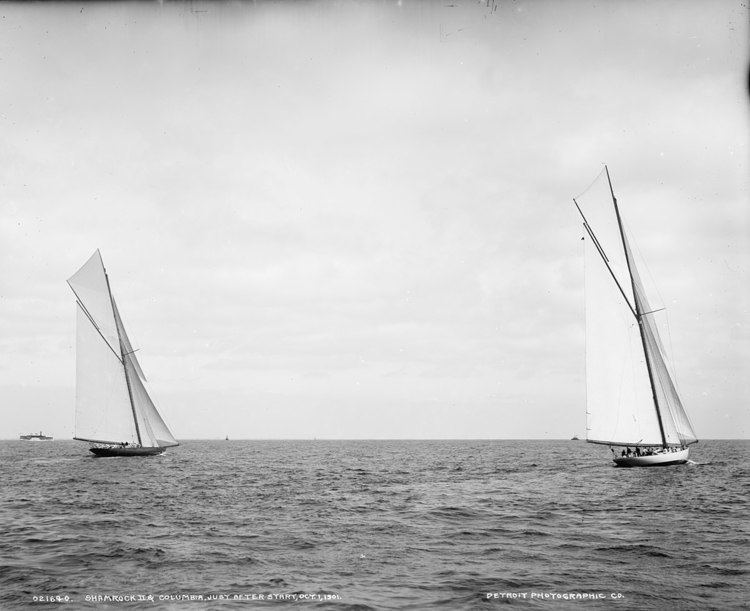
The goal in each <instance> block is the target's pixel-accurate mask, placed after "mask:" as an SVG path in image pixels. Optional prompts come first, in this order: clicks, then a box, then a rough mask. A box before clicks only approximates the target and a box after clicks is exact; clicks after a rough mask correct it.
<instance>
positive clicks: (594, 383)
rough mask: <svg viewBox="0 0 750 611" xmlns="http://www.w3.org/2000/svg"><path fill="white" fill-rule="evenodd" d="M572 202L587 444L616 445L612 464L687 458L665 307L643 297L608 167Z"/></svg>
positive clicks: (689, 433)
mask: <svg viewBox="0 0 750 611" xmlns="http://www.w3.org/2000/svg"><path fill="white" fill-rule="evenodd" d="M604 176H606V182H605V181H604ZM573 203H574V204H575V206H576V209H577V210H578V212H579V214H580V216H581V218H582V219H583V227H584V229H585V235H584V242H585V247H584V248H585V272H584V275H585V283H586V288H585V294H586V298H585V302H586V441H588V442H589V443H598V444H606V445H609V446H610V447H612V446H615V447H617V448H618V450H617V451H615V449H614V448H612V452H613V460H614V463H615V465H616V466H618V467H650V466H664V465H674V464H680V463H685V462H687V460H688V457H689V455H690V447H689V446H690V444H693V443H695V442H697V441H698V439H697V437H696V434H695V431H694V430H693V426H692V424H691V422H690V419H689V417H688V415H687V413H686V411H685V409H684V407H683V405H682V401H681V400H680V397H679V394H678V392H677V388H676V385H675V382H674V375H673V372H672V371H671V366H670V365H669V362H668V359H667V354H666V351H665V349H664V345H663V343H662V339H661V334H660V332H659V328H658V324H657V322H658V321H657V317H658V316H660V315H661V314H660V313H661V312H662V311H663V310H664V308H656V309H655V308H653V307H652V306H651V302H650V301H649V299H648V297H647V295H646V290H645V288H644V283H643V281H642V276H641V272H640V271H639V269H638V266H637V265H636V252H635V251H634V249H633V244H634V242H633V240H632V238H629V237H628V232H627V231H626V229H625V226H624V224H623V220H622V216H621V214H620V208H619V206H618V202H617V198H616V197H615V193H614V189H613V188H612V181H611V179H610V175H609V169H608V168H607V167H606V166H605V167H604V171H603V172H602V173H601V174H600V175H599V177H598V178H597V180H596V181H595V182H594V183H593V184H592V185H591V186H590V187H589V188H588V189H587V190H586V191H585V192H584V193H583V194H582V195H580V196H578V197H576V198H574V199H573ZM631 448H632V450H631Z"/></svg>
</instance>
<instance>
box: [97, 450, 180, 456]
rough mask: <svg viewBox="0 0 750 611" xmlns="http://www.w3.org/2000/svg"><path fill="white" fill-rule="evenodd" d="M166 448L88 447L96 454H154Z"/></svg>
mask: <svg viewBox="0 0 750 611" xmlns="http://www.w3.org/2000/svg"><path fill="white" fill-rule="evenodd" d="M166 449H167V448H89V450H90V451H91V452H93V453H94V455H96V456H156V455H157V454H161V453H162V452H164V450H166Z"/></svg>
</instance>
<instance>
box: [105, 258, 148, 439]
mask: <svg viewBox="0 0 750 611" xmlns="http://www.w3.org/2000/svg"><path fill="white" fill-rule="evenodd" d="M102 267H104V263H102ZM104 278H105V279H106V280H107V291H108V292H109V302H110V304H112V313H113V314H114V312H115V301H114V299H113V298H112V289H111V288H110V286H109V276H108V275H107V270H106V269H105V270H104ZM115 328H116V329H117V338H118V339H119V340H120V355H121V356H122V367H123V369H124V370H125V383H126V384H127V386H128V398H129V399H130V409H131V410H133V422H134V423H135V434H136V435H137V436H138V445H139V446H142V445H143V442H142V441H141V430H140V428H139V427H138V417H137V416H136V414H135V403H134V402H133V390H132V389H131V388H130V376H128V368H127V366H126V365H125V351H124V350H123V349H122V337H121V336H120V327H119V325H118V324H117V321H115Z"/></svg>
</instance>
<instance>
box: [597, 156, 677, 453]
mask: <svg viewBox="0 0 750 611" xmlns="http://www.w3.org/2000/svg"><path fill="white" fill-rule="evenodd" d="M604 170H605V171H606V173H607V182H608V183H609V192H610V194H611V195H612V203H613V204H614V207H615V216H617V227H618V228H619V230H620V239H621V240H622V249H623V251H624V253H625V262H626V263H627V265H628V275H629V276H630V286H631V288H632V289H633V305H634V306H635V317H636V319H637V320H638V331H639V332H640V334H641V344H642V346H643V355H644V356H645V357H646V369H647V370H648V381H649V383H650V384H651V396H652V397H653V399H654V409H655V410H656V419H657V420H658V422H659V433H661V443H662V446H664V447H665V448H666V447H667V438H666V437H665V435H664V424H663V423H662V420H661V411H659V401H658V400H657V398H656V386H655V385H654V374H653V371H652V370H651V359H650V358H649V356H648V350H647V349H646V334H645V332H644V331H643V313H642V312H641V308H640V305H639V304H638V298H637V296H636V291H635V280H634V279H633V270H632V269H630V257H629V256H628V246H627V242H626V241H625V231H624V230H623V228H622V219H621V218H620V209H619V208H618V207H617V198H616V197H615V192H614V190H613V189H612V180H611V179H610V177H609V168H608V167H607V166H606V165H605V166H604Z"/></svg>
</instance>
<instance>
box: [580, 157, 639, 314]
mask: <svg viewBox="0 0 750 611" xmlns="http://www.w3.org/2000/svg"><path fill="white" fill-rule="evenodd" d="M605 169H606V168H605ZM573 203H574V204H575V205H576V209H577V210H578V214H580V215H581V218H582V219H583V227H584V228H585V229H586V231H587V233H588V234H589V235H590V236H591V239H592V240H593V241H594V246H596V248H597V250H598V251H599V254H600V255H601V257H602V260H603V261H604V265H606V266H607V269H608V270H609V273H610V275H611V276H612V280H614V281H615V284H616V285H617V288H618V289H620V294H621V295H622V297H623V299H624V300H625V303H626V304H628V307H629V308H630V311H631V312H632V314H633V316H635V318H636V320H638V314H637V312H636V311H635V309H634V308H633V306H632V305H630V300H629V299H628V296H627V295H626V294H625V291H623V290H622V286H620V283H619V282H618V280H617V276H615V273H614V272H613V271H612V268H611V267H610V266H609V259H607V255H606V254H604V250H603V249H602V247H601V246H600V245H599V240H597V239H596V236H595V235H594V232H593V230H592V229H591V226H590V225H589V222H588V220H587V219H586V216H585V215H584V214H583V210H581V207H580V206H579V205H578V202H577V201H576V198H575V197H574V198H573ZM633 298H634V299H635V291H633Z"/></svg>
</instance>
